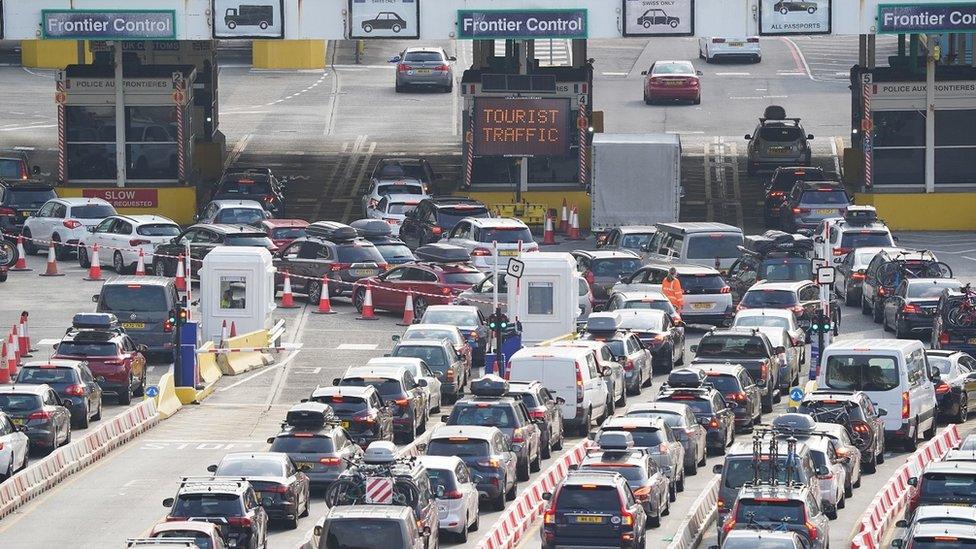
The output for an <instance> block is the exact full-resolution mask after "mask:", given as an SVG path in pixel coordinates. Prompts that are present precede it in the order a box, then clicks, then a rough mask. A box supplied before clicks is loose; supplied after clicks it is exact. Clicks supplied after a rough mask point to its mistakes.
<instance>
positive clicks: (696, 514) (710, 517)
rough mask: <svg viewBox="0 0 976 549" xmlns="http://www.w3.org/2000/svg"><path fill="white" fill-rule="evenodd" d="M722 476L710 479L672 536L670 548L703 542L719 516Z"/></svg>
mask: <svg viewBox="0 0 976 549" xmlns="http://www.w3.org/2000/svg"><path fill="white" fill-rule="evenodd" d="M721 478H722V476H721V475H715V476H714V477H712V480H710V481H708V485H706V486H705V489H704V490H703V491H702V493H701V494H699V495H698V499H696V500H695V503H694V504H692V506H691V509H689V510H688V514H686V515H685V518H684V520H682V521H681V524H679V525H678V532H677V533H676V534H675V535H674V537H673V538H671V543H669V544H668V549H692V548H693V547H697V546H698V543H699V542H701V539H702V535H703V534H704V533H705V530H706V529H707V528H708V526H709V525H710V524H712V522H714V521H715V519H716V518H717V517H718V485H719V482H720V481H721Z"/></svg>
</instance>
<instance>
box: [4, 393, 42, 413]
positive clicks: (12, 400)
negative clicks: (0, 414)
mask: <svg viewBox="0 0 976 549" xmlns="http://www.w3.org/2000/svg"><path fill="white" fill-rule="evenodd" d="M41 406H42V404H41V397H39V396H37V395H12V394H9V393H8V394H0V410H3V411H4V412H7V413H8V414H16V413H18V412H30V411H33V410H36V409H38V408H40V407H41Z"/></svg>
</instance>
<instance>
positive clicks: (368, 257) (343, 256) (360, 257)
mask: <svg viewBox="0 0 976 549" xmlns="http://www.w3.org/2000/svg"><path fill="white" fill-rule="evenodd" d="M336 249H337V250H338V251H339V263H377V264H378V263H385V261H384V259H383V256H382V255H380V252H379V250H377V249H376V246H373V245H372V244H369V243H359V244H341V245H339V246H336Z"/></svg>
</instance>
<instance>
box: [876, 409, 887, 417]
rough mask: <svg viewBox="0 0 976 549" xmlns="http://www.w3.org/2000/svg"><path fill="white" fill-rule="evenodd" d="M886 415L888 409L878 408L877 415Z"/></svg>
mask: <svg viewBox="0 0 976 549" xmlns="http://www.w3.org/2000/svg"><path fill="white" fill-rule="evenodd" d="M886 415H888V410H885V409H884V408H878V417H884V416H886Z"/></svg>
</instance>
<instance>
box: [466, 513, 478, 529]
mask: <svg viewBox="0 0 976 549" xmlns="http://www.w3.org/2000/svg"><path fill="white" fill-rule="evenodd" d="M480 528H481V515H480V514H477V513H476V514H475V515H474V522H473V523H471V526H469V527H468V530H470V531H472V532H477V531H478V530H479V529H480Z"/></svg>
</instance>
